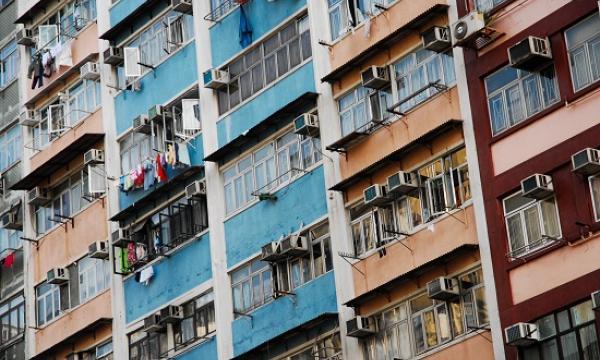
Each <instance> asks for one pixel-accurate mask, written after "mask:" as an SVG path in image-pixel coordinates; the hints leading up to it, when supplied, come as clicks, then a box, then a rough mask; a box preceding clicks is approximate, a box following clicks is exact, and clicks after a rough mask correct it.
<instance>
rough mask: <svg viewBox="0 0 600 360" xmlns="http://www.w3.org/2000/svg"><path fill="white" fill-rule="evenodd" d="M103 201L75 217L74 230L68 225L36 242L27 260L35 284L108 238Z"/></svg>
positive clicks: (56, 228) (52, 231) (54, 230)
mask: <svg viewBox="0 0 600 360" xmlns="http://www.w3.org/2000/svg"><path fill="white" fill-rule="evenodd" d="M105 199H106V198H104V197H102V198H100V199H98V200H96V201H94V202H93V203H92V204H90V205H89V206H88V207H87V208H85V209H84V210H83V211H81V212H79V213H78V214H76V215H75V217H74V223H75V226H74V227H71V224H70V223H67V224H65V225H61V226H58V227H55V228H54V229H52V230H51V231H50V232H48V233H47V234H45V235H44V236H42V237H41V238H40V239H39V240H38V247H37V249H36V248H35V247H33V248H32V260H31V261H32V262H33V266H34V268H33V270H34V271H35V273H34V280H33V281H34V283H35V284H37V283H40V282H42V281H44V280H45V279H46V273H47V272H48V270H50V269H52V268H54V267H57V266H67V265H69V264H71V263H72V262H73V261H76V260H78V259H79V258H81V257H82V256H84V255H85V254H87V251H88V246H89V245H90V244H91V243H92V242H94V241H97V240H106V239H107V238H108V231H107V221H106V218H107V216H106V201H105Z"/></svg>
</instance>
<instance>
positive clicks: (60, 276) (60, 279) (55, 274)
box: [46, 267, 69, 285]
mask: <svg viewBox="0 0 600 360" xmlns="http://www.w3.org/2000/svg"><path fill="white" fill-rule="evenodd" d="M46 280H47V282H48V284H56V285H60V284H64V283H66V282H68V281H69V272H68V271H67V269H66V268H60V267H59V268H54V269H50V271H48V273H47V274H46Z"/></svg>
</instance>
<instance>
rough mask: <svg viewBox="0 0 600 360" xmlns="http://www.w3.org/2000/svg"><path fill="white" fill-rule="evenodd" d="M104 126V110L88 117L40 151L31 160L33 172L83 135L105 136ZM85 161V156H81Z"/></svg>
mask: <svg viewBox="0 0 600 360" xmlns="http://www.w3.org/2000/svg"><path fill="white" fill-rule="evenodd" d="M103 133H104V126H103V124H102V110H101V109H98V110H96V112H94V113H93V114H91V115H90V116H88V117H86V118H85V119H84V120H83V121H81V122H80V123H78V124H77V125H75V126H74V127H73V128H72V129H69V130H67V131H66V132H65V133H64V134H63V135H62V136H61V137H59V138H58V139H56V140H54V141H53V142H51V143H50V144H49V145H48V146H47V147H45V148H44V149H42V150H41V151H38V152H37V153H35V154H34V155H33V156H32V157H31V158H30V163H29V164H30V166H31V171H33V170H35V169H37V168H38V167H39V166H40V165H43V164H44V163H46V161H48V160H49V159H51V158H52V157H54V156H56V154H58V153H59V152H60V151H61V150H62V149H64V148H65V147H67V146H69V145H71V144H72V143H73V142H75V140H77V139H79V138H80V137H81V136H82V135H83V134H103ZM81 158H82V159H83V154H81Z"/></svg>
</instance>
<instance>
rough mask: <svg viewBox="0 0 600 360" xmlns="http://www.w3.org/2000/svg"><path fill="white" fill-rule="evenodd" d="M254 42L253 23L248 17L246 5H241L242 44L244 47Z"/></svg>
mask: <svg viewBox="0 0 600 360" xmlns="http://www.w3.org/2000/svg"><path fill="white" fill-rule="evenodd" d="M250 44H252V25H251V24H250V21H249V20H248V18H247V17H246V13H245V12H244V6H243V5H240V45H241V46H242V48H245V47H246V46H248V45H250Z"/></svg>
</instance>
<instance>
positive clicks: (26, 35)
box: [15, 28, 35, 47]
mask: <svg viewBox="0 0 600 360" xmlns="http://www.w3.org/2000/svg"><path fill="white" fill-rule="evenodd" d="M15 40H16V41H17V44H19V45H23V46H27V47H34V46H35V36H34V35H33V31H31V30H30V29H26V28H24V29H21V30H19V31H17V33H16V34H15Z"/></svg>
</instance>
